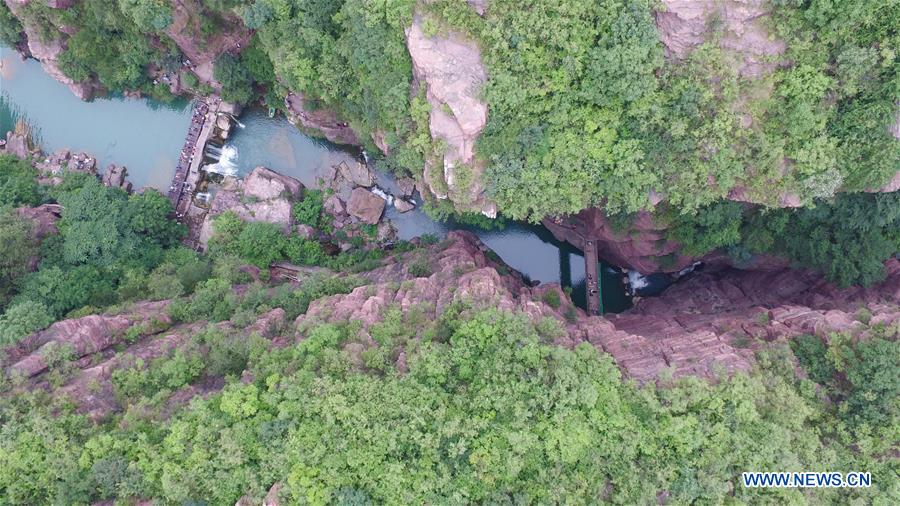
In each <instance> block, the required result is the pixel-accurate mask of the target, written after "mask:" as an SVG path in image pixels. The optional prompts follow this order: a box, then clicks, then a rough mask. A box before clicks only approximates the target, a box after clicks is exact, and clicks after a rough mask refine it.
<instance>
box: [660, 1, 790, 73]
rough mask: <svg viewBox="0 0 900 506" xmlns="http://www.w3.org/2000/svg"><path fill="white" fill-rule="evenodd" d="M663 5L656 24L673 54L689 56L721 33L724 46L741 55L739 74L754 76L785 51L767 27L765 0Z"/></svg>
mask: <svg viewBox="0 0 900 506" xmlns="http://www.w3.org/2000/svg"><path fill="white" fill-rule="evenodd" d="M661 7H662V8H661V9H660V10H658V11H657V12H656V26H657V30H658V31H659V37H660V40H661V41H662V43H663V45H664V46H665V48H666V50H667V52H668V53H669V54H670V55H671V56H673V57H676V58H684V57H686V56H687V55H688V54H689V53H690V52H691V51H692V50H693V49H694V48H695V47H697V46H699V45H700V44H702V43H703V42H706V41H707V40H710V37H711V36H712V35H713V34H716V33H718V35H719V41H720V42H719V43H720V45H721V47H722V48H724V49H726V50H728V51H730V52H732V53H733V54H735V55H736V56H738V59H739V65H740V66H739V69H738V71H739V72H740V74H741V75H742V76H744V77H751V78H755V77H760V76H761V75H763V74H765V73H767V72H770V71H771V70H772V69H773V68H774V67H775V64H776V63H777V60H778V58H779V56H780V55H781V54H782V53H783V52H784V50H785V47H786V46H785V43H784V42H783V41H781V40H778V39H775V38H774V37H772V35H771V34H770V33H769V32H768V30H767V29H766V27H765V17H766V16H768V14H769V11H770V5H769V2H767V1H766V0H662V2H661Z"/></svg>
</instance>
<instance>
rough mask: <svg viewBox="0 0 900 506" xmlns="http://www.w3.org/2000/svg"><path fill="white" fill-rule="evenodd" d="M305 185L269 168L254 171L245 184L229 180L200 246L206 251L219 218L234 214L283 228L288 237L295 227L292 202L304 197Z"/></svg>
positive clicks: (207, 219)
mask: <svg viewBox="0 0 900 506" xmlns="http://www.w3.org/2000/svg"><path fill="white" fill-rule="evenodd" d="M303 189H304V187H303V183H301V182H300V181H298V180H296V179H294V178H292V177H289V176H284V175H281V174H278V173H276V172H274V171H271V170H269V169H267V168H265V167H257V168H255V169H253V172H251V173H250V174H249V175H248V176H247V177H246V178H244V180H243V181H242V182H241V181H237V180H227V181H226V183H225V184H224V185H223V188H222V189H221V190H219V191H218V192H216V195H215V197H213V200H212V201H211V202H210V205H209V212H208V213H207V214H206V217H205V218H204V219H203V225H202V226H201V229H200V237H199V243H200V246H201V247H202V248H204V249H205V248H206V245H207V244H208V243H209V240H210V239H211V238H212V235H213V221H214V220H215V217H216V216H218V215H220V214H222V213H224V212H225V211H233V212H234V213H235V214H237V215H238V216H239V217H240V218H241V219H242V220H244V221H266V222H269V223H274V224H276V225H280V226H281V227H282V229H283V230H284V232H285V233H288V232H290V230H291V226H292V224H293V219H294V218H293V215H292V214H291V210H292V208H293V204H292V202H293V201H294V200H296V199H298V198H300V197H301V196H302V195H303Z"/></svg>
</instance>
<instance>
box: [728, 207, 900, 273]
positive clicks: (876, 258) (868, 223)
mask: <svg viewBox="0 0 900 506" xmlns="http://www.w3.org/2000/svg"><path fill="white" fill-rule="evenodd" d="M745 228H746V229H748V232H745V233H744V235H745V236H748V237H751V238H752V242H751V241H748V244H747V245H748V247H750V248H751V249H757V248H759V249H763V250H767V251H772V252H774V253H777V254H781V255H785V256H787V257H789V258H791V259H794V260H796V261H797V262H799V263H800V264H802V265H805V266H809V267H812V268H815V269H818V270H820V271H822V272H824V273H825V275H826V276H827V277H828V278H829V279H831V280H833V281H835V282H836V283H838V284H839V285H841V286H848V285H850V284H862V285H868V284H871V283H873V282H875V281H879V280H881V279H883V278H884V266H883V262H884V261H885V260H887V259H888V258H890V256H891V255H893V254H894V253H896V252H897V251H898V250H900V195H898V194H897V193H896V192H895V193H876V194H868V193H866V194H842V195H839V196H838V197H837V198H835V200H834V202H833V203H831V204H830V205H829V204H826V203H820V204H819V205H817V206H816V207H814V208H804V209H786V210H779V211H776V212H773V213H771V214H769V215H767V214H765V213H759V214H757V215H755V216H753V217H752V218H751V220H750V221H749V223H748V224H747V225H746V227H745ZM797 238H803V240H797Z"/></svg>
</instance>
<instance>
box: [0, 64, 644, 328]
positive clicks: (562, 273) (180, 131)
mask: <svg viewBox="0 0 900 506" xmlns="http://www.w3.org/2000/svg"><path fill="white" fill-rule="evenodd" d="M0 55H2V59H3V67H2V81H0V97H2V100H0V132H5V131H7V130H9V129H11V128H12V126H13V125H14V123H15V120H16V118H17V117H19V116H21V117H23V118H25V119H26V120H27V121H28V123H29V124H31V125H32V126H33V127H34V129H35V131H36V133H37V135H38V140H39V141H40V142H41V143H42V146H43V148H44V149H45V150H46V151H55V150H58V149H63V148H68V149H71V150H73V151H75V150H77V151H86V152H89V153H92V154H94V155H95V156H97V157H98V159H99V161H100V167H101V169H102V168H104V167H105V166H106V165H107V164H109V163H113V162H115V163H117V164H120V165H125V166H126V167H127V168H128V177H129V179H130V180H131V181H132V183H133V184H134V186H135V188H141V187H144V186H151V187H155V188H158V189H160V190H162V191H163V192H165V191H166V190H167V189H168V186H169V184H170V182H171V178H172V175H173V173H174V169H175V164H176V161H177V157H178V153H179V152H180V150H181V148H182V143H183V141H184V135H185V132H186V130H187V127H188V124H189V123H190V107H188V104H187V103H186V102H184V103H182V104H180V105H176V106H170V105H162V104H158V103H154V102H152V101H149V100H138V99H128V98H121V97H111V98H102V99H96V100H94V101H92V102H82V101H81V100H79V99H78V98H76V97H75V96H74V95H72V93H71V92H70V91H69V90H68V89H67V88H66V87H65V86H63V85H62V84H60V83H58V82H56V81H55V80H53V79H52V78H51V77H50V76H48V75H46V74H45V73H44V72H43V70H42V69H41V67H40V65H39V64H38V63H37V62H36V61H34V60H28V61H25V62H22V61H21V60H20V59H19V57H18V55H16V54H15V53H14V52H13V51H10V50H8V49H5V48H2V53H0ZM228 145H229V146H231V147H233V148H234V149H235V151H236V157H235V158H234V160H233V162H234V163H235V164H236V166H237V172H238V174H239V175H243V174H246V173H248V172H249V171H250V170H252V169H253V168H254V167H257V166H260V165H262V166H266V167H269V168H270V169H272V170H274V171H276V172H279V173H282V174H285V175H288V176H291V177H295V178H297V179H299V180H300V181H302V182H303V183H304V184H305V185H307V186H310V187H316V186H318V184H317V178H319V177H321V176H322V175H324V172H325V170H326V169H328V168H329V167H331V166H333V165H335V164H337V163H339V162H341V161H348V162H350V161H354V162H355V160H357V159H358V158H359V157H361V156H362V154H361V153H359V152H358V151H356V150H353V149H347V148H345V147H339V146H336V145H333V144H330V143H328V142H325V141H321V140H318V139H313V138H311V137H308V136H306V135H304V134H303V133H301V132H300V131H299V130H298V129H297V128H296V127H294V126H293V125H291V124H290V123H289V122H288V121H286V120H285V119H284V118H282V117H280V116H276V117H275V118H269V117H268V116H267V115H266V114H265V112H263V111H260V110H256V109H251V110H249V111H247V112H246V113H245V114H243V115H242V116H241V117H240V125H238V127H237V128H236V129H235V131H234V132H233V135H232V137H231V139H230V140H229V143H228ZM377 184H378V185H379V186H381V187H383V188H385V189H386V190H388V191H392V190H394V189H395V188H396V183H395V182H394V180H393V177H392V176H391V175H389V174H385V173H378V181H377ZM416 197H417V200H418V201H419V202H421V198H420V197H419V196H418V195H417V196H416ZM386 218H387V219H390V220H391V221H392V222H393V223H394V225H395V226H396V227H397V230H398V232H399V236H400V238H402V239H411V238H413V237H416V236H421V235H423V234H433V235H436V236H439V237H442V236H444V235H446V233H447V232H449V231H450V230H458V229H463V230H469V231H471V232H473V233H475V234H476V235H477V236H478V237H479V238H480V239H481V240H482V241H483V242H484V243H485V244H486V245H487V246H488V247H490V248H491V249H492V250H493V251H494V252H495V253H497V255H499V256H500V258H501V259H503V261H504V262H505V263H506V264H508V265H509V266H510V267H512V268H513V269H516V270H517V271H519V272H521V273H522V274H524V275H525V276H527V277H528V278H530V279H531V280H534V281H540V282H544V283H546V282H553V283H560V284H561V285H563V286H564V287H570V288H571V289H572V295H573V299H574V300H575V301H577V302H578V303H579V305H582V306H583V304H584V301H585V264H584V257H583V255H582V253H581V251H579V250H577V249H576V248H574V247H572V246H571V245H569V244H567V243H563V242H560V241H557V240H556V239H555V238H554V237H553V236H552V235H551V234H550V232H549V231H548V230H546V229H545V228H544V227H543V226H540V225H532V224H527V223H517V222H509V223H508V224H507V226H506V227H505V228H504V229H502V230H487V231H486V230H481V229H478V228H475V227H471V226H468V225H463V224H459V223H456V222H454V221H453V220H450V221H448V222H438V221H435V220H432V219H431V218H430V217H428V216H427V215H426V214H425V213H424V212H423V211H422V210H421V208H419V207H417V208H416V209H415V210H413V211H410V212H407V213H399V212H398V211H397V210H396V209H395V208H394V207H393V206H388V208H387V210H386ZM599 272H600V276H601V279H602V286H601V292H602V295H603V297H602V300H603V307H604V310H605V311H606V312H619V311H623V310H625V309H627V308H629V307H631V298H630V297H629V296H628V294H627V293H626V290H625V286H624V283H623V280H624V279H625V276H624V275H623V274H621V273H620V272H619V271H618V269H616V268H615V267H614V266H612V265H609V264H606V263H603V262H601V265H600V266H599ZM639 293H640V292H639Z"/></svg>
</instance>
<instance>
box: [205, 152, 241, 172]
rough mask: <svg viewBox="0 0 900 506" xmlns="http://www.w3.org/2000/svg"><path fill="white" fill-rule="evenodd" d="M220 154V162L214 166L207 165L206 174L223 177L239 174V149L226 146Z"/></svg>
mask: <svg viewBox="0 0 900 506" xmlns="http://www.w3.org/2000/svg"><path fill="white" fill-rule="evenodd" d="M219 152H220V155H219V156H218V158H216V159H217V160H218V161H217V162H216V163H214V164H212V165H207V166H206V172H212V173H214V174H221V175H223V176H236V175H237V172H238V167H237V159H238V150H237V148H236V147H234V146H232V145H230V144H226V145H224V146H222V149H221V150H220V151H219Z"/></svg>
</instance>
